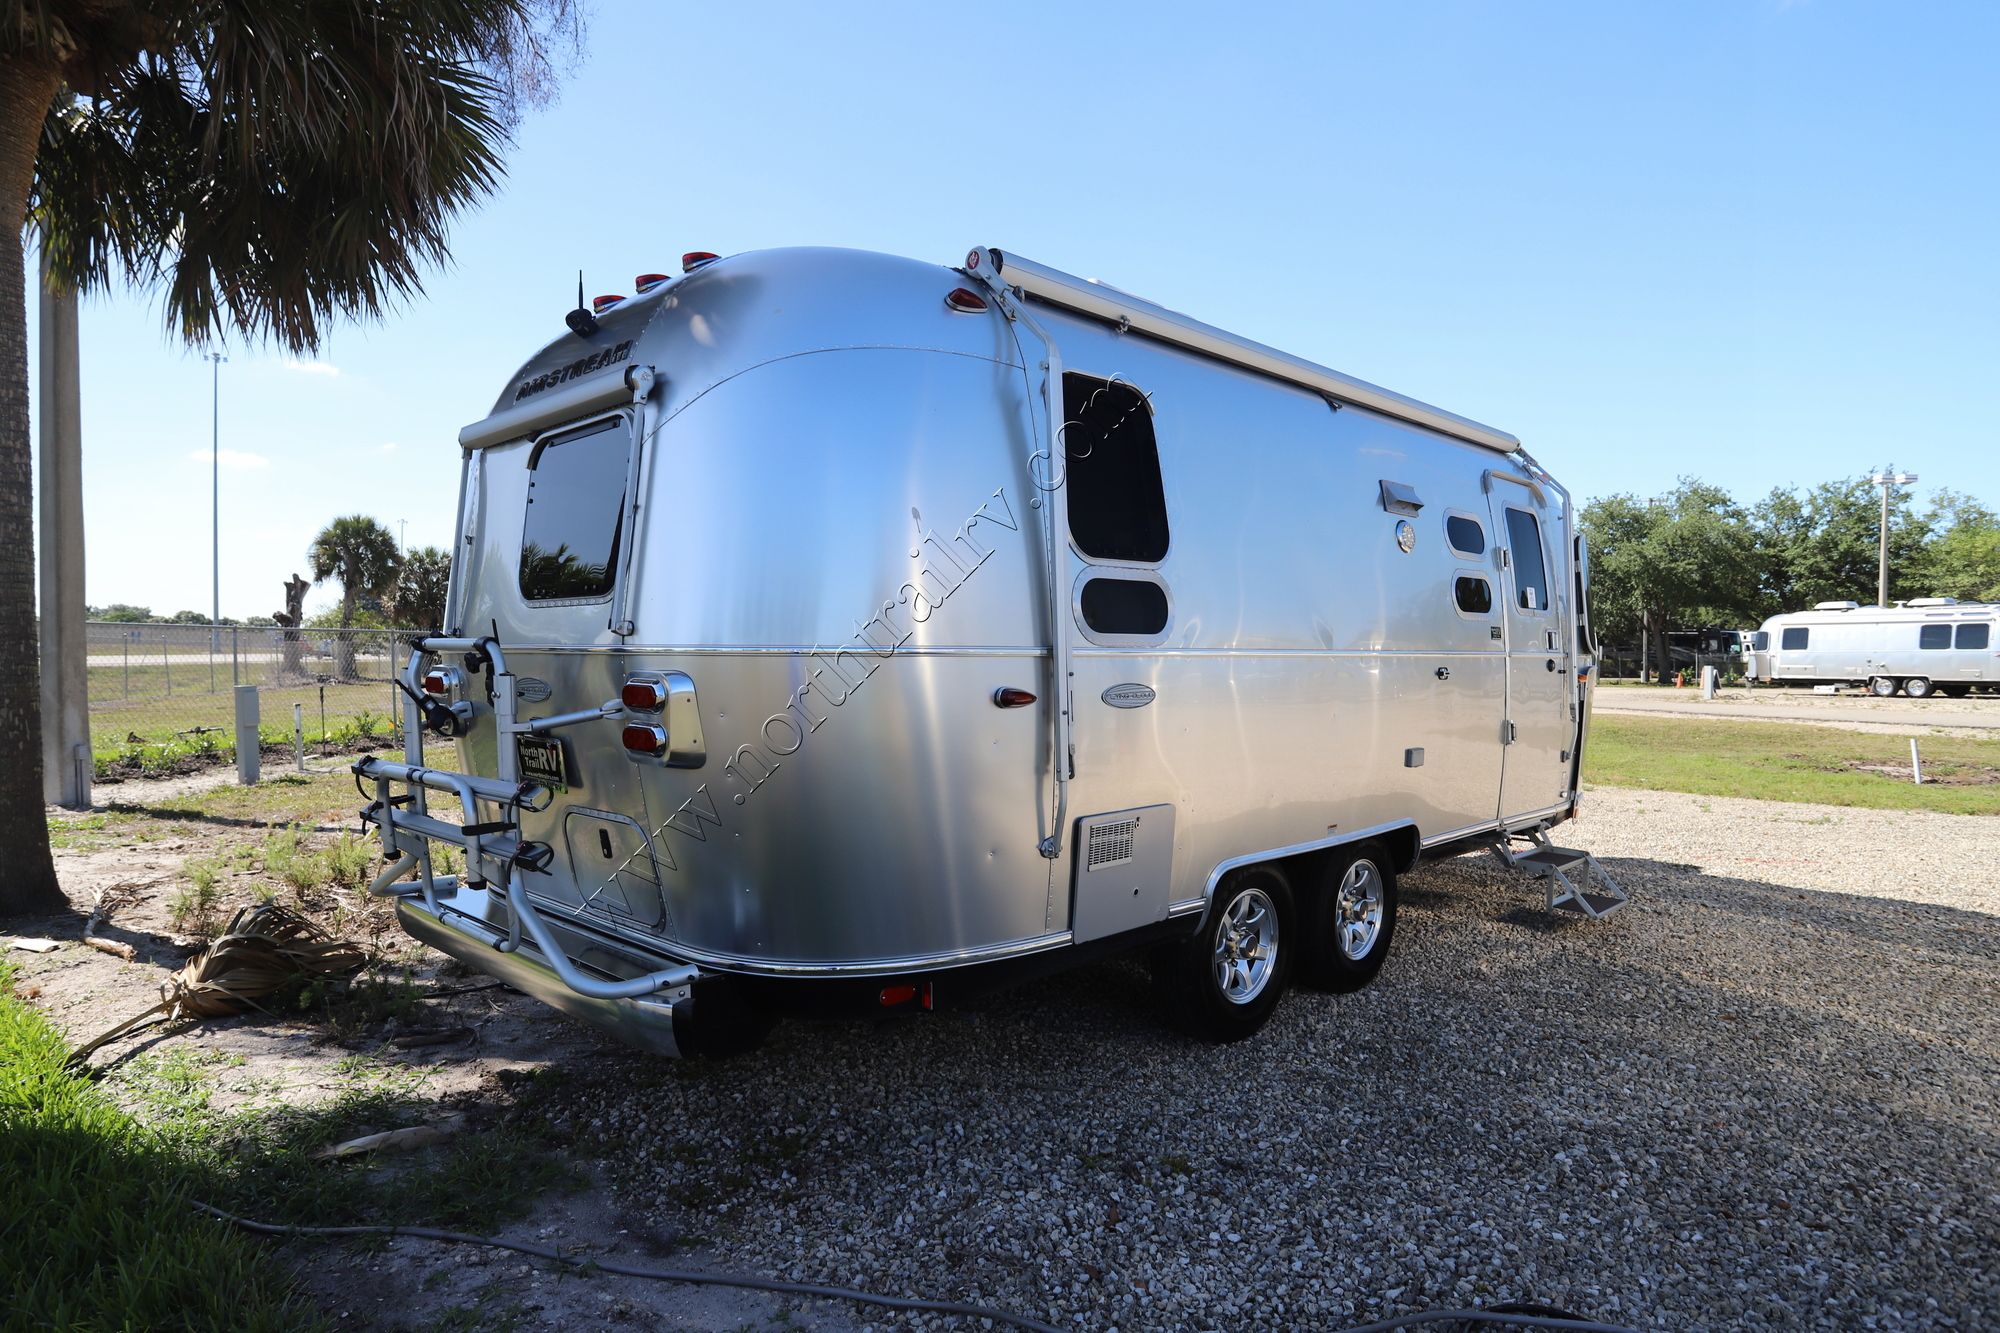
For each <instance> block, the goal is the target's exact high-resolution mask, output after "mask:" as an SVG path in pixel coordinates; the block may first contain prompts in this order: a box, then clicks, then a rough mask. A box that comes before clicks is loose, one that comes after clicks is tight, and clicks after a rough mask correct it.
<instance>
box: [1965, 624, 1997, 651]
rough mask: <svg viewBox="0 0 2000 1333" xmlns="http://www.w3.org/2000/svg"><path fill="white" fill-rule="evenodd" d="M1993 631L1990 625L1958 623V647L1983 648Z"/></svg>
mask: <svg viewBox="0 0 2000 1333" xmlns="http://www.w3.org/2000/svg"><path fill="white" fill-rule="evenodd" d="M1992 633H1993V627H1992V626H1991V625H1985V624H1980V625H1960V626H1959V627H1958V646H1959V647H1960V648H1984V647H1985V646H1986V645H1987V642H1988V640H1989V639H1990V637H1991V635H1992Z"/></svg>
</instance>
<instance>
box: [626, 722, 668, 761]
mask: <svg viewBox="0 0 2000 1333" xmlns="http://www.w3.org/2000/svg"><path fill="white" fill-rule="evenodd" d="M622 739H623V740H624V742H625V748H626V749H627V750H630V751H631V752H632V753H633V754H665V753H666V752H667V729H666V728H665V727H662V726H659V725H658V724H656V723H652V722H628V723H626V724H625V733H624V736H623V737H622Z"/></svg>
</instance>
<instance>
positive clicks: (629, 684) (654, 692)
mask: <svg viewBox="0 0 2000 1333" xmlns="http://www.w3.org/2000/svg"><path fill="white" fill-rule="evenodd" d="M618 699H619V702H621V703H623V704H624V705H625V706H626V707H627V708H629V709H631V710H632V711H633V712H635V713H657V712H659V711H660V710H661V709H662V708H665V707H666V706H667V687H666V686H665V685H663V684H661V683H660V682H659V681H657V680H628V681H626V682H625V684H624V685H623V686H622V687H621V688H620V689H619V691H618Z"/></svg>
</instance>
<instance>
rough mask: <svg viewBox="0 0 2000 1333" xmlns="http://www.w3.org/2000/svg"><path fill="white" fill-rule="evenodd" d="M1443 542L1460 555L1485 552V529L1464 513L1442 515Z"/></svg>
mask: <svg viewBox="0 0 2000 1333" xmlns="http://www.w3.org/2000/svg"><path fill="white" fill-rule="evenodd" d="M1444 540H1445V544H1446V545H1447V546H1449V547H1451V549H1452V550H1454V551H1456V552H1458V553H1459V554H1460V555H1485V554H1486V529H1485V528H1482V527H1480V526H1479V520H1478V519H1476V518H1468V517H1467V516H1465V515H1464V514H1446V515H1445V516H1444Z"/></svg>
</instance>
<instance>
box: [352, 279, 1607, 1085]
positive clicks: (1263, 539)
mask: <svg viewBox="0 0 2000 1333" xmlns="http://www.w3.org/2000/svg"><path fill="white" fill-rule="evenodd" d="M597 304H598V305H599V307H600V308H599V309H597V310H595V311H586V310H583V309H581V308H579V309H578V310H576V311H573V312H571V314H570V315H569V317H568V323H569V325H570V331H569V332H567V333H564V334H563V335H562V336H561V337H558V338H556V339H555V340H554V341H552V342H550V343H549V344H548V345H547V346H546V347H545V348H544V349H543V350H542V351H540V352H539V353H537V354H536V355H535V356H533V357H532V358H531V359H530V360H529V361H528V362H527V363H526V364H525V365H523V366H522V367H521V368H520V370H519V371H518V372H516V373H515V374H514V376H513V377H512V378H511V379H510V380H509V381H508V382H507V384H506V386H505V388H504V389H503V391H502V392H501V394H500V397H499V399H498V401H497V402H496V403H495V404H494V407H493V410H492V412H491V414H490V415H488V416H487V417H486V418H485V419H484V420H482V421H480V422H478V423H476V424H474V425H472V426H468V427H467V428H466V429H465V430H464V431H463V432H462V433H461V434H460V437H459V442H460V444H461V445H462V446H463V484H462V487H461V494H460V502H459V515H458V534H457V538H456V550H457V559H456V561H455V563H454V568H453V574H452V586H451V591H450V597H449V607H448V610H447V613H446V616H447V619H446V624H445V626H444V629H443V632H442V633H441V634H440V635H439V636H437V637H434V638H430V639H427V640H425V641H423V642H422V643H421V644H419V645H417V647H416V649H415V650H414V651H413V653H412V655H411V657H410V659H409V663H408V666H407V668H406V670H405V674H404V680H405V684H406V691H407V693H408V694H409V696H410V700H409V703H408V711H409V718H410V721H411V723H412V726H411V728H410V733H411V734H412V735H415V734H417V731H418V727H419V726H420V725H421V726H428V727H429V728H430V729H431V730H432V731H433V732H437V733H442V734H443V735H446V736H450V737H454V738H455V739H456V744H457V760H456V762H457V767H456V769H455V770H447V769H442V768H432V767H426V766H425V765H424V763H423V757H422V754H421V752H420V751H419V750H418V749H416V748H414V747H413V748H412V750H411V751H410V753H409V755H408V757H407V761H406V762H390V761H387V760H380V759H369V760H364V761H362V762H361V763H359V764H358V765H357V766H356V770H357V772H358V773H359V774H360V775H361V776H362V777H363V778H364V779H368V780H372V781H373V782H374V783H375V784H376V796H377V799H376V801H375V802H374V804H373V805H371V806H370V807H369V809H368V810H367V811H366V812H365V815H366V817H367V818H368V819H369V820H371V821H372V822H373V823H375V824H376V825H377V826H378V827H379V829H380V832H381V836H382V838H383V841H384V843H385V844H386V851H387V854H388V855H389V856H390V858H391V864H390V865H389V867H388V869H387V870H386V871H385V872H384V874H383V876H382V877H381V879H380V880H378V881H377V885H376V888H377V891H378V892H382V893H386V894H393V895H395V896H397V898H398V899H399V904H398V910H399V915H400V918H401V920H402V922H403V924H404V926H405V927H406V929H408V930H409V931H410V932H411V933H412V934H413V935H415V936H417V937H418V938H420V939H423V940H426V941H428V942H430V943H431V944H433V945H435V946H436V947H438V948H440V949H442V950H444V951H445V952H447V953H450V954H453V955H456V956H457V957H459V958H461V959H464V960H466V961H468V962H470V963H471V964H473V965H474V966H476V967H478V968H480V969H482V970H484V971H486V972H489V973H492V974H493V975H496V976H499V977H502V978H505V979H508V980H509V981H512V982H514V983H515V984H517V985H519V986H521V987H523V988H524V989H527V990H529V991H531V992H532V993H534V994H536V995H538V996H540V997H542V998H544V999H546V1000H547V1001H549V1002H550V1003H552V1004H555V1005H557V1006H559V1007H562V1008H564V1009H566V1010H569V1011H571V1012H574V1013H577V1014H580V1015H582V1016H584V1017H586V1018H590V1019H592V1020H594V1021H597V1022H600V1023H602V1024H605V1025H607V1026H609V1027H612V1028H614V1029H616V1030H618V1031H619V1032H621V1033H623V1034H625V1035H626V1036H627V1037H629V1038H631V1039H633V1040H635V1041H638V1042H641V1043H643V1044H647V1045H650V1046H653V1047H655V1048H658V1049H663V1050H668V1051H678V1050H686V1049H721V1048H726V1047H729V1046H732V1045H740V1044H742V1043H743V1042H746V1041H749V1040H752V1039H754V1038H755V1037H756V1036H758V1035H761V1028H762V1025H763V1024H764V1023H765V1022H767V1021H768V1017H769V1015H771V1014H773V1013H778V1012H788V1011H789V1012H796V1011H799V1010H806V1011H809V1012H814V1013H826V1012H831V1011H835V1010H838V1009H839V1008H841V1007H842V1006H849V1005H851V1006H855V1007H859V1008H862V1009H866V1010H868V1011H870V1012H876V1013H880V1012H882V1011H884V1010H893V1009H902V1008H910V1009H920V1008H928V1007H932V1006H933V1005H940V1004H944V1003H947V1002H949V1001H950V1000H952V999H953V998H955V997H958V996H962V995H965V994H967V993H969V992H971V991H972V990H973V989H975V988H978V987H984V986H988V985H990V984H993V983H994V982H995V981H997V980H1001V979H1005V978H1008V977H1013V976H1018V975H1020V974H1022V973H1023V972H1027V971H1030V970H1033V969H1037V968H1046V967H1050V966H1053V965H1056V964H1059V963H1061V962H1065V961H1075V960H1078V959H1081V958H1084V957H1088V956H1093V955H1097V954H1101V953H1106V952H1113V951H1119V950H1135V949H1145V950H1148V951H1149V952H1150V956H1151V958H1152V961H1153V964H1154V969H1155V975H1156V976H1157V977H1158V979H1159V984H1160V989H1161V996H1162V1003H1163V1004H1164V1005H1166V1006H1168V1007H1170V1008H1172V1009H1173V1010H1175V1011H1176V1012H1177V1013H1178V1014H1179V1015H1180V1017H1181V1018H1182V1019H1183V1020H1184V1021H1185V1022H1186V1023H1187V1024H1188V1025H1189V1026H1190V1027H1192V1028H1193V1029H1195V1030H1197V1031H1199V1032H1202V1033H1204V1034H1206V1035H1208V1036H1211V1037H1215V1038H1228V1037H1234V1036H1240V1035H1243V1034H1246V1033H1248V1032H1250V1031H1254V1030H1255V1029H1256V1028H1257V1027H1258V1026H1259V1025H1261V1024H1262V1022H1263V1021H1264V1019H1265V1018H1266V1017H1268V1015H1269V1014H1270V1012H1271V1009H1272V1007H1273V1006H1274V1005H1275V1004H1276V1003H1277V1002H1278V999H1279V996H1280V994H1281V993H1282V991H1283V989H1284V988H1285V986H1286V985H1287V983H1288V982H1289V981H1290V980H1291V979H1292V978H1293V977H1294V976H1296V977H1299V978H1300V979H1303V980H1305V981H1308V982H1310V983H1312V984H1315V985H1318V986H1322V987H1328V988H1333V989H1350V988H1353V987H1355V986H1359V985H1361V984H1364V983H1365V982H1366V981H1367V980H1368V979H1369V978H1371V977H1372V976H1373V975H1374V973H1375V971H1376V969H1377V968H1378V967H1380V965H1381V963H1382V959H1383V956H1384V955H1385V954H1386V953H1387V951H1388V949H1389V945H1390V939H1391V936H1392V933H1393V931H1394V928H1395V921H1396V877H1397V875H1398V873H1399V872H1401V871H1405V870H1407V869H1408V868H1410V867H1411V866H1413V865H1414V864H1415V863H1416V861H1417V860H1418V858H1419V856H1420V855H1423V854H1426V853H1432V854H1440V853H1449V852H1457V851H1462V850H1468V849H1472V848H1477V847H1482V846H1490V847H1494V848H1495V849H1496V850H1499V851H1501V852H1502V854H1503V855H1504V856H1506V857H1507V859H1508V860H1510V861H1513V862H1516V863H1520V864H1524V865H1526V866H1527V867H1529V868H1531V869H1535V870H1537V871H1538V872H1543V873H1545V874H1546V875H1548V876H1549V877H1551V887H1550V900H1551V902H1552V904H1560V905H1565V906H1569V907H1573V908H1576V909H1579V910H1583V911H1585V912H1588V913H1589V914H1591V915H1598V914H1600V913H1601V912H1603V911H1605V910H1609V909H1610V908H1611V907H1614V906H1615V905H1616V903H1617V901H1618V898H1617V896H1616V894H1615V888H1607V889H1605V890H1604V891H1588V890H1587V887H1586V886H1587V881H1578V882H1572V881H1571V880H1570V879H1569V878H1568V877H1567V874H1566V873H1565V872H1568V873H1570V874H1574V873H1576V871H1577V868H1578V866H1579V865H1583V864H1584V858H1583V857H1582V854H1581V853H1565V852H1563V851H1562V850H1561V849H1556V848H1550V847H1549V846H1548V845H1547V842H1546V836H1545V831H1546V829H1547V828H1548V827H1549V826H1551V825H1553V824H1555V823H1557V822H1559V821H1561V820H1563V819H1565V818H1567V817H1568V816H1569V815H1570V813H1571V812H1572V810H1573V809H1574V806H1575V803H1576V799H1577V772H1578V765H1579V762H1580V757H1581V754H1582V750H1583V744H1584V732H1585V727H1586V724H1587V718H1588V713H1589V692H1588V689H1589V668H1590V665H1591V659H1590V656H1589V639H1588V627H1587V624H1586V623H1585V614H1584V582H1585V578H1584V561H1583V554H1582V545H1581V542H1580V540H1579V538H1578V536H1577V534H1576V530H1575V523H1574V515H1573V514H1572V512H1571V506H1570V500H1569V496H1568V494H1567V493H1566V492H1565V491H1564V490H1563V489H1562V487H1561V486H1559V485H1558V484H1557V483H1556V482H1555V481H1554V480H1553V479H1552V478H1551V477H1550V476H1549V475H1548V474H1547V473H1546V472H1545V471H1543V470H1542V469H1541V468H1540V467H1539V466H1538V465H1537V464H1536V463H1535V462H1534V460H1533V459H1531V458H1530V457H1529V456H1528V455H1527V453H1526V452H1525V451H1523V450H1522V448H1521V447H1520V443H1519V441H1517V440H1516V439H1515V438H1514V437H1513V436H1511V435H1506V434H1503V433H1501V432H1499V431H1496V430H1493V429H1490V428H1488V427H1485V426H1482V425H1479V424H1477V423H1475V422H1472V421H1468V420H1466V419H1465V418H1463V417H1459V416H1454V415H1453V414H1451V413H1449V412H1443V411H1440V410H1438V409H1436V408H1433V407H1428V406H1426V405H1424V404H1422V403H1419V402H1416V401H1413V400H1411V399H1408V398H1404V397H1402V396H1400V395H1398V394H1394V393H1390V392H1387V391H1385V390H1382V389H1379V388H1376V387H1374V386H1373V385H1369V384H1365V383H1362V382H1360V381H1358V380H1353V379H1349V378H1347V377H1345V376H1342V375H1339V374H1336V373H1334V372H1332V371H1329V370H1325V369H1323V368H1321V367H1318V366H1315V365H1312V364H1310V363H1308V362H1305V361H1302V360H1299V359H1298V358H1295V357H1291V356H1288V355H1286V354H1284V353H1281V352H1277V351H1274V350H1272V349H1270V348H1267V347H1263V346H1260V345H1258V344H1256V343H1252V342H1249V341H1247V340H1244V339H1241V338H1237V337H1234V336H1232V335H1230V334H1227V333H1224V332H1222V331H1221V330H1219V329H1215V328H1211V327H1209V326H1207V325H1204V324H1200V323H1197V322H1195V321H1193V320H1190V319H1187V318H1185V317H1183V316H1180V315H1177V314H1174V313H1172V312H1170V311H1167V310H1164V309H1162V308H1160V307H1159V306H1156V305H1152V304H1149V303H1147V302H1145V301H1141V300H1137V299H1134V298H1132V297H1129V296H1125V295H1123V294H1121V293H1119V292H1117V291H1115V290H1113V289H1111V288H1108V287H1104V286H1100V285H1098V284H1096V283H1092V282H1087V281H1083V280H1080V279H1077V278H1073V277H1070V276H1068V275H1065V274H1063V273H1059V272H1057V271H1055V270H1053V269H1049V268H1045V267H1042V266H1039V265H1036V264H1033V263H1029V262H1027V261H1024V260H1021V259H1018V258H1016V257H1015V256H1013V255H1008V254H1002V253H1001V252H1000V251H997V250H988V249H979V250H975V251H973V252H972V253H971V254H970V255H969V256H968V257H967V258H966V260H965V262H964V264H963V265H962V266H960V267H958V268H955V269H954V268H946V267H941V266H936V265H930V264H923V263H917V262H913V261H908V260H902V259H892V258H887V257H883V256H879V255H873V254H864V253H858V252H851V251H840V250H810V249H801V250H780V251H770V252H763V253H753V254H744V255H738V256H734V257H731V258H727V259H720V260H717V259H714V258H713V257H711V256H699V255H697V256H690V257H689V258H688V260H687V261H686V263H685V265H684V273H683V274H682V275H679V276H676V277H675V278H673V279H672V280H667V279H663V278H659V277H658V276H657V275H651V276H649V277H648V278H647V279H645V280H643V281H642V283H641V284H640V289H639V291H638V292H637V294H635V295H633V296H631V297H629V298H624V299H607V298H600V300H599V302H598V303H597ZM437 793H446V794H451V795H455V796H456V797H457V798H458V800H459V802H460V805H461V806H462V808H463V811H464V822H463V824H462V825H460V824H458V823H455V822H452V821H449V820H446V819H443V818H440V817H439V816H438V815H436V814H433V813H431V812H430V810H429V809H428V808H427V802H428V801H429V800H431V799H433V797H434V796H435V795H436V794H437ZM1520 839H1526V840H1529V843H1530V844H1531V845H1529V846H1526V847H1524V848H1521V849H1520V850H1518V851H1517V850H1515V848H1516V844H1517V841H1518V840H1520ZM439 840H444V841H447V842H450V843H453V844H456V845H458V846H460V847H462V848H463V849H464V853H465V857H464V861H465V870H464V874H463V875H462V876H447V875H445V874H443V873H441V870H442V867H440V866H438V865H437V864H436V863H435V862H433V860H432V859H431V855H430V847H431V846H432V844H433V843H435V842H437V841H439ZM1585 873H1586V874H1587V873H1588V868H1586V872H1585ZM411 876H414V878H411ZM1558 883H1559V884H1560V885H1561V889H1560V891H1558V889H1557V887H1556V885H1557V884H1558Z"/></svg>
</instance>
